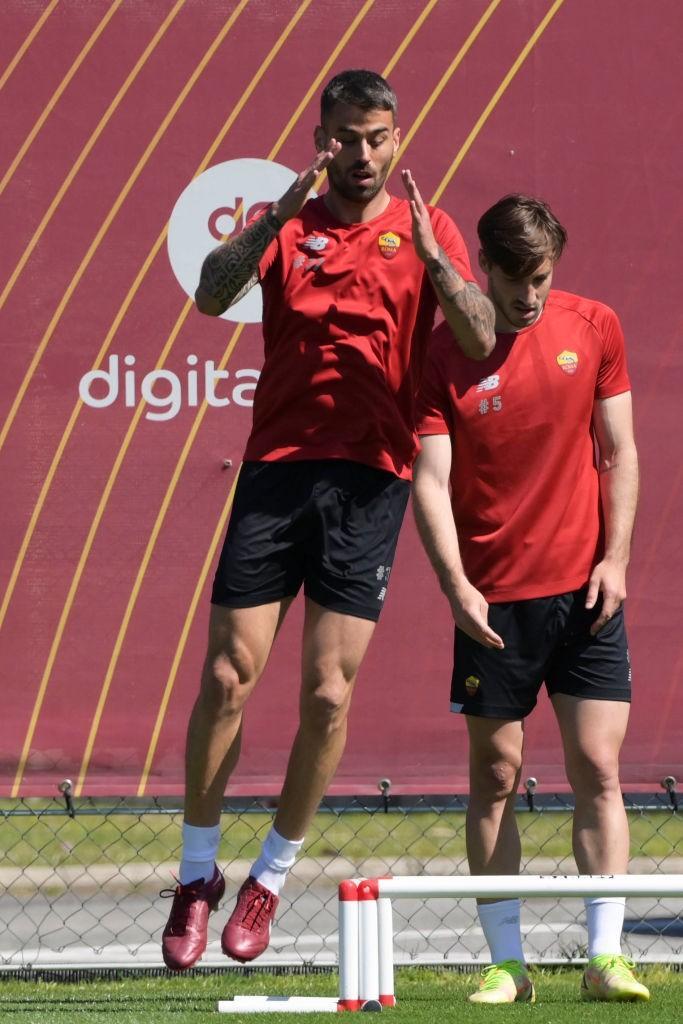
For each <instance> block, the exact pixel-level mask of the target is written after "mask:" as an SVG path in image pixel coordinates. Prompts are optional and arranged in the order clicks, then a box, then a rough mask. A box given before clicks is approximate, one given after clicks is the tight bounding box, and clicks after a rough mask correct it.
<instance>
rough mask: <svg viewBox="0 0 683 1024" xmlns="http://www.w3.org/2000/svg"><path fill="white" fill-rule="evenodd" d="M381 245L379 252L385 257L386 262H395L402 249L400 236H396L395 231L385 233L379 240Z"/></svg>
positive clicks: (378, 242)
mask: <svg viewBox="0 0 683 1024" xmlns="http://www.w3.org/2000/svg"><path fill="white" fill-rule="evenodd" d="M377 244H378V245H379V251H380V252H381V253H382V256H384V259H385V260H393V258H394V256H397V255H398V250H399V249H400V247H401V239H400V238H399V236H398V235H395V234H394V232H393V231H385V232H384V234H382V235H380V236H379V238H378V239H377Z"/></svg>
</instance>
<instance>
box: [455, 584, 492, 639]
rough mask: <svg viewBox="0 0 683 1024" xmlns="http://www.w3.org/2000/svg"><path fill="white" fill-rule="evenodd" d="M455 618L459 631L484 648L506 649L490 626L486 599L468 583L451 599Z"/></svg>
mask: <svg viewBox="0 0 683 1024" xmlns="http://www.w3.org/2000/svg"><path fill="white" fill-rule="evenodd" d="M451 609H452V611H453V618H454V619H455V624H456V626H457V627H458V629H461V630H462V632H463V633H467V635H468V636H469V637H471V638H472V639H473V640H476V642H477V643H478V644H481V645H482V647H492V648H493V649H494V650H498V651H502V650H503V648H504V647H505V644H504V643H503V639H502V637H500V636H498V634H497V633H496V632H495V631H494V630H493V629H491V627H490V626H489V606H488V602H487V600H486V598H485V597H484V595H483V594H481V593H480V592H479V591H478V590H477V588H476V587H473V586H472V584H471V583H470V582H469V581H467V582H466V583H465V584H463V585H462V586H461V587H459V589H458V593H457V595H456V596H455V597H453V598H452V599H451Z"/></svg>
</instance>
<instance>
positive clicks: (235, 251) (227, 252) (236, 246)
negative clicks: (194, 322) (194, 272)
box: [194, 207, 282, 316]
mask: <svg viewBox="0 0 683 1024" xmlns="http://www.w3.org/2000/svg"><path fill="white" fill-rule="evenodd" d="M281 227H282V224H281V223H280V221H279V220H278V219H277V217H276V216H275V214H274V213H273V210H272V207H271V208H270V209H269V210H267V211H266V213H264V215H263V216H262V217H259V219H258V220H257V221H254V223H253V224H250V225H249V227H248V228H245V229H244V231H242V232H241V234H239V235H237V237H236V238H233V239H231V240H230V241H229V242H224V243H223V245H219V246H218V248H217V249H214V250H213V251H212V252H210V253H209V255H208V256H207V257H206V259H205V260H204V263H203V264H202V273H201V277H200V278H199V287H198V288H197V291H196V292H195V296H194V298H195V302H196V303H197V309H199V311H200V312H201V313H206V314H207V315H208V316H220V315H221V313H224V312H225V310H226V309H227V308H228V306H231V305H232V304H233V302H236V301H237V300H238V299H241V298H242V296H243V295H246V293H247V292H248V291H249V289H250V288H253V286H254V285H255V284H256V282H257V280H258V265H259V260H260V259H261V257H262V256H263V254H264V252H265V251H266V249H267V248H268V246H269V245H270V243H271V242H272V240H273V239H274V238H275V236H276V235H277V233H278V231H279V230H280V228H281Z"/></svg>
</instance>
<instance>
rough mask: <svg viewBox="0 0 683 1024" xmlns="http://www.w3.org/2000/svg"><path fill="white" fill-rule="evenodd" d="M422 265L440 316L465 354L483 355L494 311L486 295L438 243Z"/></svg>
mask: <svg viewBox="0 0 683 1024" xmlns="http://www.w3.org/2000/svg"><path fill="white" fill-rule="evenodd" d="M426 266H427V272H428V274H429V277H430V279H431V282H432V284H433V285H434V289H435V291H436V294H437V297H438V299H439V303H440V305H441V308H442V309H443V313H444V316H445V317H446V320H447V321H448V323H449V324H450V326H451V329H452V330H453V331H454V333H455V335H456V337H457V339H458V342H459V344H460V347H461V348H462V350H463V351H464V353H465V355H467V356H471V357H473V358H474V359H482V358H484V357H485V356H486V355H488V353H489V352H490V351H491V349H492V348H493V346H494V345H495V340H496V336H495V322H496V315H495V311H494V309H493V305H492V304H491V301H490V299H488V298H487V297H486V295H484V294H483V292H482V291H481V290H480V288H478V287H477V285H476V284H473V283H472V282H471V281H465V279H464V278H462V277H461V276H460V274H459V273H458V272H457V270H456V269H455V267H454V266H453V264H452V263H451V261H450V260H449V258H448V256H447V255H446V253H445V252H444V251H443V249H442V248H441V246H439V255H438V256H437V257H435V258H434V259H431V260H428V261H427V264H426Z"/></svg>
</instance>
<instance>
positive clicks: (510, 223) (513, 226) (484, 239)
mask: <svg viewBox="0 0 683 1024" xmlns="http://www.w3.org/2000/svg"><path fill="white" fill-rule="evenodd" d="M477 234H478V235H479V241H480V243H481V249H482V253H483V254H484V257H485V258H486V260H488V262H489V263H495V264H496V266H498V267H500V268H501V270H502V271H503V272H504V273H505V274H507V275H508V276H509V277H526V276H527V275H529V274H533V272H534V271H535V270H536V268H537V267H539V266H540V264H541V263H542V262H543V260H544V259H546V258H547V257H550V259H551V260H553V262H555V261H556V260H559V258H560V256H561V255H562V252H563V250H564V247H565V245H566V243H567V232H566V231H565V229H564V228H563V227H562V225H561V224H560V222H559V220H558V219H557V217H556V216H555V214H554V213H553V212H552V210H551V209H550V207H549V206H548V205H547V204H546V203H544V202H542V201H541V200H540V199H534V198H533V197H531V196H525V195H521V194H520V193H513V194H512V195H508V196H503V198H502V199H499V200H498V202H497V203H495V204H494V205H493V206H492V207H491V208H490V209H488V210H487V211H486V213H485V214H483V215H482V217H481V218H480V220H479V223H478V225H477Z"/></svg>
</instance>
